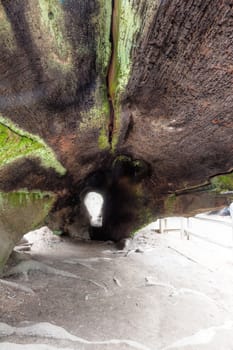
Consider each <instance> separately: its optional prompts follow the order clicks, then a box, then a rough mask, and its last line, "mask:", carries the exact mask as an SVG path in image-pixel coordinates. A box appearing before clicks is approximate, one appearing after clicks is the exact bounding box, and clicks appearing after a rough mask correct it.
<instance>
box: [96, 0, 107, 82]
mask: <svg viewBox="0 0 233 350" xmlns="http://www.w3.org/2000/svg"><path fill="white" fill-rule="evenodd" d="M111 16H112V1H110V0H99V14H98V16H97V17H96V18H94V19H93V21H95V26H96V30H97V33H98V36H97V51H96V54H97V68H98V72H99V73H100V75H101V77H102V78H103V79H105V80H106V77H107V71H108V66H109V62H110V57H111V43H110V31H111Z"/></svg>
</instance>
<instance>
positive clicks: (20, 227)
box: [0, 190, 56, 269]
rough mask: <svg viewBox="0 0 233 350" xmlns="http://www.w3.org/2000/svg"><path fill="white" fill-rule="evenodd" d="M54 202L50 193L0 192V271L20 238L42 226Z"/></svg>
mask: <svg viewBox="0 0 233 350" xmlns="http://www.w3.org/2000/svg"><path fill="white" fill-rule="evenodd" d="M55 200H56V195H55V194H53V193H51V192H39V191H27V190H20V191H17V192H7V193H6V192H0V241H1V244H0V269H1V268H2V266H3V265H4V264H5V262H6V261H7V259H8V257H9V255H10V253H11V251H12V250H13V248H14V246H15V245H16V243H17V242H18V241H19V240H20V239H21V238H22V236H23V235H24V234H25V233H27V232H28V231H30V230H33V229H35V228H37V227H38V226H39V225H42V224H44V221H45V218H46V217H47V215H48V213H49V212H50V210H51V208H52V206H53V204H54V202H55Z"/></svg>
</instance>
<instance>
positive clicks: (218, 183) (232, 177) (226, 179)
mask: <svg viewBox="0 0 233 350" xmlns="http://www.w3.org/2000/svg"><path fill="white" fill-rule="evenodd" d="M211 185H212V186H211V187H212V190H215V191H216V192H229V191H233V173H230V174H224V175H219V176H215V177H213V178H212V179H211Z"/></svg>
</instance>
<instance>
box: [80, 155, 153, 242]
mask: <svg viewBox="0 0 233 350" xmlns="http://www.w3.org/2000/svg"><path fill="white" fill-rule="evenodd" d="M148 174H149V168H148V165H147V164H146V163H145V162H143V161H142V160H132V159H131V158H130V157H128V156H118V157H117V158H115V160H114V161H113V163H112V165H111V167H110V168H108V169H106V170H104V169H102V170H99V171H96V172H94V173H92V174H90V175H89V176H88V177H87V178H86V179H85V181H84V182H83V184H82V188H81V198H82V202H83V206H84V208H85V211H86V214H87V217H88V223H89V235H90V238H91V239H93V240H103V241H106V240H112V241H115V242H117V241H120V240H121V239H124V238H126V237H129V235H130V233H131V231H132V223H133V226H135V228H137V227H140V226H141V224H142V223H141V221H142V219H143V220H144V217H145V215H144V214H145V213H144V212H143V210H144V208H146V203H144V201H145V198H144V195H143V187H142V184H143V180H144V179H145V178H146V177H147V176H148Z"/></svg>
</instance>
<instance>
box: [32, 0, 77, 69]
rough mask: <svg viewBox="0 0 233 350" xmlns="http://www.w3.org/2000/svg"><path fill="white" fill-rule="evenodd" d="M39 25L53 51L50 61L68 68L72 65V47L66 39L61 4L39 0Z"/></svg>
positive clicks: (54, 1) (52, 0)
mask: <svg viewBox="0 0 233 350" xmlns="http://www.w3.org/2000/svg"><path fill="white" fill-rule="evenodd" d="M38 4H39V10H40V26H41V28H43V32H45V33H46V34H47V37H48V38H49V41H50V45H51V46H52V47H53V51H50V52H49V60H50V63H54V64H56V65H59V66H61V67H62V68H63V69H69V68H70V67H71V66H72V48H71V45H70V44H69V41H68V40H67V36H66V25H65V14H64V10H63V5H62V3H61V2H59V1H57V0H39V2H38Z"/></svg>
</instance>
